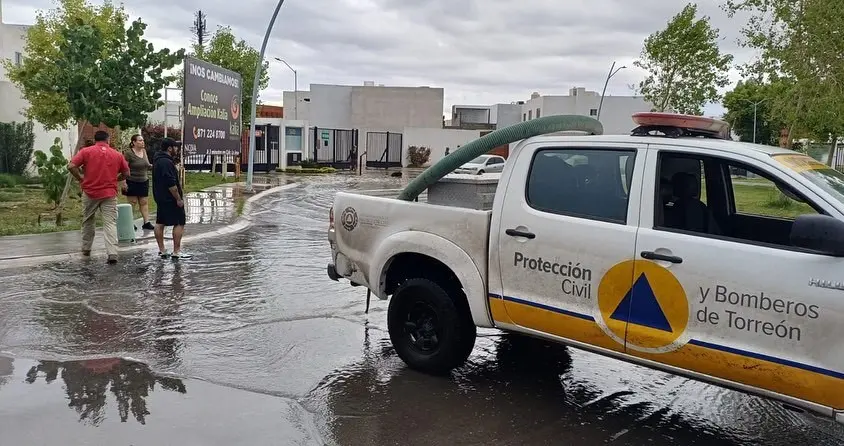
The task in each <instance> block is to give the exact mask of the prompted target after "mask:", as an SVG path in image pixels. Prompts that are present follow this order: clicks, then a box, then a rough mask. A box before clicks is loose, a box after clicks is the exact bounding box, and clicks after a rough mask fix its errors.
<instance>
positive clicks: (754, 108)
mask: <svg viewBox="0 0 844 446" xmlns="http://www.w3.org/2000/svg"><path fill="white" fill-rule="evenodd" d="M767 100H768V98H765V99H762V100H761V101H757V102H753V101H751V100H750V99H745V101H746V102H748V103H750V104H753V144H756V109H757V107H759V104H761V103H763V102H765V101H767Z"/></svg>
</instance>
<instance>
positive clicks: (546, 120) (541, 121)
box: [398, 115, 604, 201]
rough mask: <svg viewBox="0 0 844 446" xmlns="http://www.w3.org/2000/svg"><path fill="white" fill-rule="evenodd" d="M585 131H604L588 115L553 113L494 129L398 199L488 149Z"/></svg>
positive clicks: (433, 169) (406, 197) (411, 196)
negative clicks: (532, 139) (551, 134)
mask: <svg viewBox="0 0 844 446" xmlns="http://www.w3.org/2000/svg"><path fill="white" fill-rule="evenodd" d="M569 131H571V132H586V133H589V134H592V135H600V134H602V133H604V127H603V126H602V125H601V123H600V122H599V121H598V120H596V119H593V118H590V117H588V116H581V115H556V116H545V117H542V118H537V119H532V120H530V121H525V122H520V123H518V124H514V125H511V126H509V127H505V128H503V129H498V130H496V131H494V132H491V133H488V134H486V135H484V136H481V137H480V138H478V139H476V140H474V141H472V142H470V143H469V144H466V145H464V146H463V147H461V148H459V149H457V150H455V151H454V152H452V153H451V154H449V155H448V156H446V157H444V158H443V159H441V160H439V161H438V162H436V163H435V164H434V165H432V166H431V167H429V168H427V169H425V171H424V172H422V173H421V174H419V176H418V177H416V178H414V179H413V181H411V182H410V184H408V185H407V187H405V188H404V190H402V191H401V193H400V194H399V196H398V199H399V200H405V201H413V200H414V199H416V197H418V196H419V194H421V193H422V192H423V191H424V190H425V189H427V188H428V187H429V186H431V185H432V184H434V183H436V182H437V181H439V180H440V179H441V178H442V177H444V176H446V175H448V174H449V173H451V172H453V171H454V170H455V169H457V168H458V167H460V166H462V165H464V164H466V163H468V162H469V161H472V160H473V159H475V158H477V157H479V156H481V155H483V154H485V153H487V152H489V151H490V150H492V149H494V148H496V147H498V146H501V145H504V144H510V143H513V142H516V141H520V140H523V139H526V138H530V137H532V136H539V135H545V134H548V133H556V132H569Z"/></svg>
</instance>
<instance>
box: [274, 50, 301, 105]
mask: <svg viewBox="0 0 844 446" xmlns="http://www.w3.org/2000/svg"><path fill="white" fill-rule="evenodd" d="M273 59H275V60H277V61H279V62H281V63H283V64H284V65H286V66H287V68H290V71H292V72H293V94H294V96H295V98H296V99H295V100H294V101H293V119H295V120H297V121H298V120H299V73H298V72H297V71H296V70H295V69H294V68H293V67H291V66H290V64H289V63H287V62H286V61H285V60H284V59H281V58H278V57H274V58H273Z"/></svg>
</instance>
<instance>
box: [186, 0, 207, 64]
mask: <svg viewBox="0 0 844 446" xmlns="http://www.w3.org/2000/svg"><path fill="white" fill-rule="evenodd" d="M206 17H207V15H206V14H205V13H204V12H202V10H201V9H200V10H199V11H196V12H195V13H194V15H193V25H191V27H190V32H191V34H193V51H194V53H195V54H196V57H198V58H200V59H202V55H203V53H204V52H205V41H206V40H208V36H210V35H211V33H209V32H208V24H207V22H206Z"/></svg>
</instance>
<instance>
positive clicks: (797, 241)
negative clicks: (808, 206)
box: [791, 214, 844, 257]
mask: <svg viewBox="0 0 844 446" xmlns="http://www.w3.org/2000/svg"><path fill="white" fill-rule="evenodd" d="M791 244H792V245H794V246H796V247H798V248H805V249H809V250H812V251H816V252H817V253H819V254H825V255H829V256H834V257H844V221H841V220H838V219H836V218H834V217H830V216H828V215H819V214H809V215H801V216H799V217H797V219H796V220H794V224H793V225H792V226H791Z"/></svg>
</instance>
